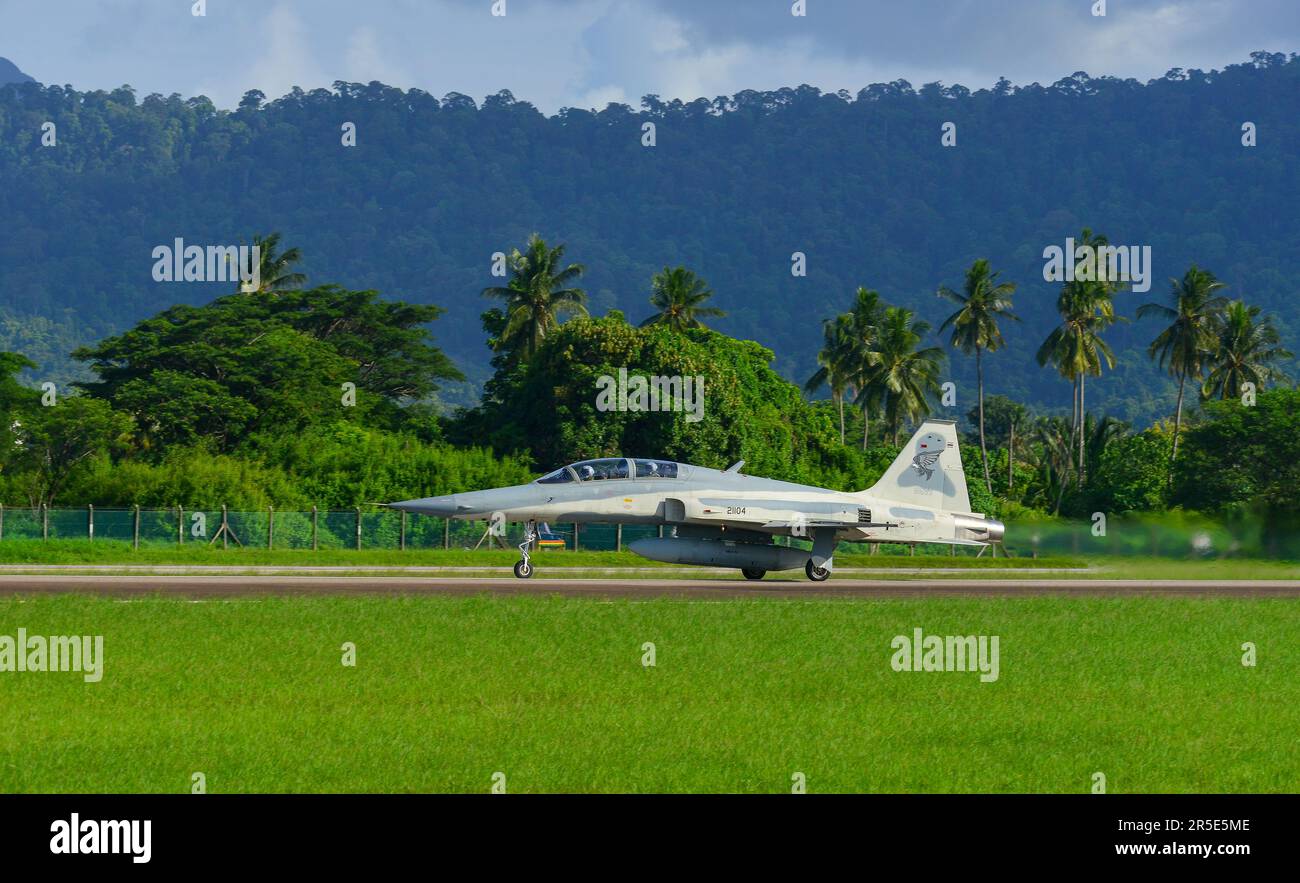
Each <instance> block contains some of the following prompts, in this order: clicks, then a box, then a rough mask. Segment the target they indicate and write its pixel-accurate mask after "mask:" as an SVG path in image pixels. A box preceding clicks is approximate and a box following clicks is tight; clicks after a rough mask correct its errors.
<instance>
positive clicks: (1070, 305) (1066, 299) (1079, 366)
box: [1037, 229, 1119, 488]
mask: <svg viewBox="0 0 1300 883" xmlns="http://www.w3.org/2000/svg"><path fill="white" fill-rule="evenodd" d="M1078 243H1079V245H1080V246H1087V247H1089V248H1092V249H1093V253H1094V254H1096V249H1098V248H1100V247H1101V246H1104V245H1106V244H1107V241H1106V237H1104V236H1095V237H1094V236H1093V235H1092V231H1091V230H1087V229H1085V230H1084V231H1083V234H1082V236H1080V237H1079V240H1078ZM1070 259H1071V260H1073V256H1071V257H1070ZM1118 290H1119V285H1118V283H1116V282H1109V281H1105V282H1103V281H1099V280H1082V279H1075V280H1074V281H1072V282H1066V283H1065V284H1064V285H1062V286H1061V293H1060V295H1059V296H1058V297H1057V301H1056V309H1057V312H1058V313H1059V314H1060V316H1061V324H1060V325H1058V326H1057V327H1056V328H1054V329H1053V330H1052V332H1051V333H1050V334H1049V335H1048V336H1047V339H1046V340H1045V341H1043V345H1042V346H1040V347H1039V348H1038V354H1037V358H1038V364H1039V365H1047V364H1052V365H1055V366H1056V369H1057V371H1059V372H1060V374H1061V376H1062V377H1064V378H1065V379H1067V380H1069V381H1071V383H1072V384H1073V385H1074V401H1073V418H1072V420H1071V425H1072V426H1073V430H1072V432H1071V447H1072V448H1073V447H1074V442H1075V439H1077V445H1078V446H1077V451H1078V456H1077V458H1076V460H1075V462H1076V465H1077V467H1078V486H1079V487H1080V488H1082V487H1083V479H1084V471H1085V466H1084V462H1085V457H1084V450H1083V449H1084V436H1083V414H1084V409H1085V400H1084V384H1085V382H1086V379H1087V377H1088V375H1092V376H1093V377H1100V376H1101V371H1102V367H1103V366H1105V367H1107V368H1113V367H1115V353H1114V352H1113V351H1112V350H1111V348H1110V346H1109V345H1107V343H1106V342H1105V341H1104V340H1102V339H1101V334H1102V332H1103V331H1104V330H1105V329H1107V328H1109V327H1110V326H1111V325H1113V324H1114V323H1115V321H1116V316H1115V303H1114V301H1113V299H1112V298H1113V296H1114V294H1115V292H1116V291H1118Z"/></svg>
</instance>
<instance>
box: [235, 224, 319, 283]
mask: <svg viewBox="0 0 1300 883" xmlns="http://www.w3.org/2000/svg"><path fill="white" fill-rule="evenodd" d="M253 248H255V249H256V250H257V251H256V254H257V256H258V266H257V284H256V285H254V284H253V283H252V282H251V281H249V282H244V281H242V280H241V282H240V285H239V291H240V293H242V294H264V293H266V292H274V291H288V290H291V289H295V288H302V286H303V283H304V282H306V281H307V277H306V276H305V275H303V274H302V273H294V272H291V268H292V267H293V265H294V264H297V263H298V262H300V261H301V260H302V251H300V250H299V249H297V248H290V249H286V250H285V251H280V234H279V233H272V234H271V235H270V236H267V237H261V236H254V237H253Z"/></svg>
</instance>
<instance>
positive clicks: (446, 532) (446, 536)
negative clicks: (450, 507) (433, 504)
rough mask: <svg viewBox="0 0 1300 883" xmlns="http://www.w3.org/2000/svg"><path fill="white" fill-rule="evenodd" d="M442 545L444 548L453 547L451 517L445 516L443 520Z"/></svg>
mask: <svg viewBox="0 0 1300 883" xmlns="http://www.w3.org/2000/svg"><path fill="white" fill-rule="evenodd" d="M442 547H443V548H444V549H450V548H451V519H450V518H444V519H443V520H442Z"/></svg>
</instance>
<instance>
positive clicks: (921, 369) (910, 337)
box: [858, 307, 944, 444]
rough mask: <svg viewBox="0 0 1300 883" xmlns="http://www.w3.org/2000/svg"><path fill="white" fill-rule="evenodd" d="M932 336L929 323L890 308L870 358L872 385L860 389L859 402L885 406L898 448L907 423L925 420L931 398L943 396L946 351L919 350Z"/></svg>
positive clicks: (881, 324)
mask: <svg viewBox="0 0 1300 883" xmlns="http://www.w3.org/2000/svg"><path fill="white" fill-rule="evenodd" d="M929 332H930V325H929V323H927V322H922V321H920V320H919V319H916V318H914V314H913V313H912V311H911V310H907V309H904V308H902V307H889V308H887V309H886V310H885V313H884V318H883V320H882V321H881V323H880V328H879V331H878V335H877V342H876V347H875V349H874V350H873V351H872V352H870V353H868V355H867V365H868V368H869V372H868V382H867V383H866V384H865V385H864V386H862V387H861V388H859V390H858V399H859V400H860V401H862V402H864V403H872V404H874V403H876V402H879V403H880V404H882V405H883V409H884V415H885V424H886V426H888V427H889V434H890V439H891V440H892V441H893V443H894V444H898V434H899V431H900V430H901V429H902V424H903V422H904V421H905V420H906V421H911V422H913V423H915V422H917V421H919V420H920V419H921V418H923V417H924V416H925V415H926V413H927V412H928V411H929V401H930V399H931V397H933V396H937V395H938V394H939V368H940V363H941V362H942V361H943V359H944V352H943V349H941V348H940V347H937V346H931V347H926V348H924V349H918V348H917V347H918V346H919V345H920V343H921V341H922V340H923V339H924V337H925V335H926V334H928V333H929Z"/></svg>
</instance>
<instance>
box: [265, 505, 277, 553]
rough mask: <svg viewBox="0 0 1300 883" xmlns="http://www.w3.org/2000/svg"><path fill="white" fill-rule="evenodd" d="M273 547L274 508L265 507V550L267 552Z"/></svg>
mask: <svg viewBox="0 0 1300 883" xmlns="http://www.w3.org/2000/svg"><path fill="white" fill-rule="evenodd" d="M274 547H275V507H274V506H267V507H266V549H267V551H268V552H269V551H270V550H271V549H272V548H274Z"/></svg>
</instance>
